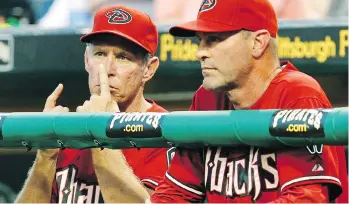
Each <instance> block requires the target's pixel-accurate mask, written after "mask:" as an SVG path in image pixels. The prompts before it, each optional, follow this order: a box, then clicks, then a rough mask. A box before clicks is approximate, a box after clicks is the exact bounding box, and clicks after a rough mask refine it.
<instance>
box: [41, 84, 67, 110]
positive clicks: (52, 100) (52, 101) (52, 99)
mask: <svg viewBox="0 0 349 204" xmlns="http://www.w3.org/2000/svg"><path fill="white" fill-rule="evenodd" d="M62 92H63V84H59V85H58V86H57V88H56V89H55V90H54V91H53V92H52V93H51V95H50V96H49V97H47V99H46V103H45V107H44V110H48V109H51V108H54V107H55V106H56V102H57V99H58V98H59V96H60V95H61V94H62Z"/></svg>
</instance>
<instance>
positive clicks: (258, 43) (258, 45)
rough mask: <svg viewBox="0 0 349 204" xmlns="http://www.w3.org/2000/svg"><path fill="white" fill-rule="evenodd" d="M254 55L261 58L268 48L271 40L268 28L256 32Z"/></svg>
mask: <svg viewBox="0 0 349 204" xmlns="http://www.w3.org/2000/svg"><path fill="white" fill-rule="evenodd" d="M253 34H254V39H253V40H254V41H253V47H252V55H253V57H254V58H257V59H258V58H260V57H261V56H263V54H264V52H265V51H266V50H267V48H268V46H269V41H270V38H271V36H270V33H269V32H268V31H267V30H258V31H255V32H254V33H253Z"/></svg>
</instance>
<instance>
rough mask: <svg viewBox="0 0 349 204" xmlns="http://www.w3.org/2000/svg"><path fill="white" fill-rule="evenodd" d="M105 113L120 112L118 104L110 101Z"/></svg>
mask: <svg viewBox="0 0 349 204" xmlns="http://www.w3.org/2000/svg"><path fill="white" fill-rule="evenodd" d="M107 111H108V112H113V113H115V112H120V109H119V106H118V104H117V103H116V102H115V101H112V102H111V103H109V104H108V106H107Z"/></svg>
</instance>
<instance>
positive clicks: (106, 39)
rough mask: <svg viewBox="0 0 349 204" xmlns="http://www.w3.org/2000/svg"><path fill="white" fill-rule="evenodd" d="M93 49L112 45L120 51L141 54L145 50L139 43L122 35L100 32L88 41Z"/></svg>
mask: <svg viewBox="0 0 349 204" xmlns="http://www.w3.org/2000/svg"><path fill="white" fill-rule="evenodd" d="M89 44H91V45H93V47H94V48H95V49H98V48H103V47H106V46H108V47H113V48H116V49H118V50H121V51H127V52H131V53H133V54H135V55H143V54H145V53H146V52H147V51H146V50H145V49H143V48H142V47H140V46H139V45H137V44H135V43H133V42H132V41H130V40H127V39H125V38H123V37H120V36H117V35H111V34H100V35H96V36H94V37H93V38H92V39H91V41H90V43H89Z"/></svg>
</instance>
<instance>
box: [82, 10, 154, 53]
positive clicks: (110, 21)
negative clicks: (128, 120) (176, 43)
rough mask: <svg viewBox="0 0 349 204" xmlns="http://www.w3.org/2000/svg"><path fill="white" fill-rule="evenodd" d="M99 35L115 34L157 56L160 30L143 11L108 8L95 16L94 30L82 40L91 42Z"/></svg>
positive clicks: (99, 11)
mask: <svg viewBox="0 0 349 204" xmlns="http://www.w3.org/2000/svg"><path fill="white" fill-rule="evenodd" d="M99 34H114V35H117V36H120V37H123V38H126V39H128V40H130V41H132V42H134V43H135V44H137V45H139V46H141V47H142V48H144V49H145V50H147V51H148V52H149V53H151V54H152V55H155V52H156V49H157V46H158V30H157V28H156V26H155V25H154V23H153V22H152V20H151V19H150V17H149V16H148V15H147V14H146V13H144V12H141V11H138V10H135V9H131V8H128V7H125V6H108V7H103V8H101V9H100V10H98V11H97V12H96V14H95V16H94V23H93V29H92V32H91V33H88V34H86V35H84V36H82V37H81V38H80V40H81V41H82V42H86V43H88V42H90V41H91V39H93V37H94V36H96V35H99Z"/></svg>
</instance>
